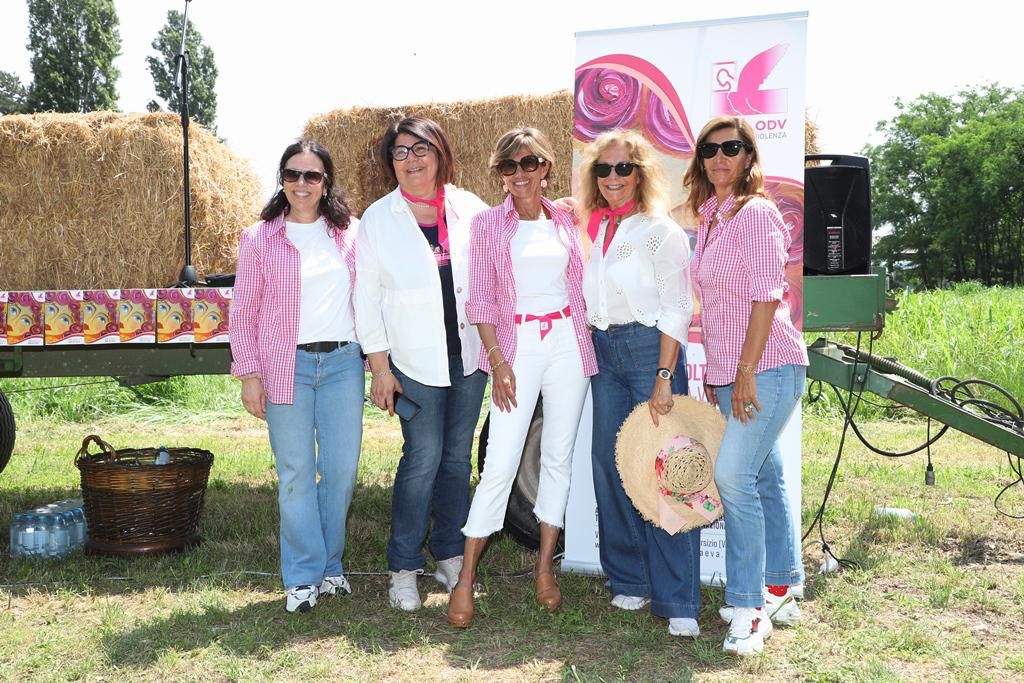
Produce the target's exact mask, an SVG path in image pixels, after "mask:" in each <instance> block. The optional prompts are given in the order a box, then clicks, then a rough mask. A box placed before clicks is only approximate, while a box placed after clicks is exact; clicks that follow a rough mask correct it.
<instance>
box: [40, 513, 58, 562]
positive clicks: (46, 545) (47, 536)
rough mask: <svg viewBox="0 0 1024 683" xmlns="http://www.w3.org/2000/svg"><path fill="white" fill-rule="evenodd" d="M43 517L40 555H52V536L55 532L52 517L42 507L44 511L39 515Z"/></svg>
mask: <svg viewBox="0 0 1024 683" xmlns="http://www.w3.org/2000/svg"><path fill="white" fill-rule="evenodd" d="M40 517H42V518H43V532H44V533H43V546H42V552H41V553H40V555H42V556H43V557H53V550H54V544H53V540H54V539H53V537H54V534H55V533H56V529H55V528H54V524H53V522H54V517H53V515H51V514H50V513H49V511H48V510H46V509H45V508H44V512H43V513H42V514H41V515H40Z"/></svg>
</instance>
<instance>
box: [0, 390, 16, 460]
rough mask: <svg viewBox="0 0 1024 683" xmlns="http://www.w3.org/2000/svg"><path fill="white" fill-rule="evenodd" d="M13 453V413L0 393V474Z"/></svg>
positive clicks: (0, 392) (8, 403) (5, 398)
mask: <svg viewBox="0 0 1024 683" xmlns="http://www.w3.org/2000/svg"><path fill="white" fill-rule="evenodd" d="M13 451H14V411H13V410H11V404H10V402H9V401H8V400H7V397H6V396H4V394H3V392H2V391H0V472H3V471H4V468H5V467H7V463H8V461H9V460H10V459H11V453H12V452H13Z"/></svg>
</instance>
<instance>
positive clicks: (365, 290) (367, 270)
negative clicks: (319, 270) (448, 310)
mask: <svg viewBox="0 0 1024 683" xmlns="http://www.w3.org/2000/svg"><path fill="white" fill-rule="evenodd" d="M444 193H445V217H446V222H447V224H448V240H449V251H450V252H451V265H452V281H453V283H454V285H455V307H456V311H457V313H458V320H459V339H460V340H461V342H462V367H463V371H464V373H465V374H466V375H469V374H472V373H473V372H475V371H476V370H477V369H478V365H477V359H478V358H479V355H480V335H479V334H478V333H477V329H476V327H474V326H473V325H470V324H469V321H468V320H467V318H466V297H467V295H468V291H469V224H470V221H471V220H472V218H473V216H474V215H476V214H477V213H478V212H480V211H482V210H483V209H486V208H487V205H486V204H484V203H483V201H481V200H480V198H479V197H477V196H476V195H475V194H473V193H472V192H467V191H465V190H460V189H458V188H456V187H455V186H453V185H446V186H445V191H444ZM354 300H355V311H356V336H357V337H358V338H359V343H360V344H361V345H362V348H363V352H364V353H368V354H369V353H375V352H378V351H389V352H390V353H391V360H392V362H393V363H394V364H395V365H396V366H397V367H398V369H399V370H401V371H402V372H403V373H405V374H406V375H408V376H409V377H411V378H412V379H414V380H416V381H417V382H420V383H421V384H427V385H429V386H435V387H446V386H449V385H450V384H451V381H450V379H449V377H448V344H447V341H446V337H445V328H444V303H443V301H442V299H441V279H440V278H439V277H438V274H437V261H436V260H435V259H434V254H433V252H432V251H431V249H430V245H429V243H428V242H427V240H426V238H425V237H424V236H423V231H422V230H420V227H419V224H418V223H417V222H416V217H415V216H413V213H412V210H411V209H410V208H409V206H408V204H407V203H406V201H405V200H404V199H403V198H402V194H401V192H400V191H399V190H398V189H397V188H396V189H395V190H394V191H393V192H391V193H389V194H387V195H385V196H384V197H381V198H380V199H378V200H377V201H376V202H374V203H373V204H371V205H370V206H369V207H368V208H367V209H366V211H365V212H364V213H363V217H362V219H361V220H360V231H359V237H358V247H357V250H356V284H355V297H354Z"/></svg>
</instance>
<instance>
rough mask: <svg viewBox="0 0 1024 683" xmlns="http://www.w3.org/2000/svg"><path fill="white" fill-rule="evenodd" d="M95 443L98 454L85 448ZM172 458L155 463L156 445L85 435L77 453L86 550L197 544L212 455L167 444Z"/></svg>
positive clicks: (126, 551)
mask: <svg viewBox="0 0 1024 683" xmlns="http://www.w3.org/2000/svg"><path fill="white" fill-rule="evenodd" d="M91 443H92V444H95V445H96V446H97V447H98V448H99V449H100V452H99V453H89V445H90V444H91ZM167 450H168V452H169V453H170V462H168V463H167V464H161V465H158V464H156V459H157V456H158V455H159V451H158V450H157V449H156V448H142V449H123V450H120V451H117V450H114V448H113V447H111V446H110V444H108V443H106V442H105V441H103V440H102V439H100V438H99V437H98V436H95V435H90V436H87V437H85V440H84V441H83V442H82V448H81V450H80V451H78V456H77V457H76V458H75V465H76V466H77V467H78V469H79V471H80V472H81V474H82V498H83V499H84V501H85V518H86V521H87V522H88V525H89V538H88V540H87V541H86V544H85V550H86V552H88V553H90V554H96V555H119V556H136V555H148V554H154V553H164V552H173V551H178V550H184V549H185V548H190V547H192V546H195V545H197V544H198V543H199V541H200V537H199V528H198V523H199V513H200V512H201V511H202V509H203V494H205V493H206V481H207V478H208V477H209V475H210V466H211V465H212V464H213V454H212V453H210V452H209V451H202V450H197V449H194V448H168V449H167Z"/></svg>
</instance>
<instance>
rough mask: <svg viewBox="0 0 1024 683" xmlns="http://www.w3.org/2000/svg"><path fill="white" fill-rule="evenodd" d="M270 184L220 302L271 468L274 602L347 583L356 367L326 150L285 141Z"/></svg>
mask: <svg viewBox="0 0 1024 683" xmlns="http://www.w3.org/2000/svg"><path fill="white" fill-rule="evenodd" d="M278 182H279V184H280V185H281V189H280V190H278V192H277V193H276V194H275V195H274V197H273V198H272V199H271V200H270V202H269V203H268V204H267V205H266V206H265V207H264V208H263V211H262V213H261V214H260V219H261V220H260V222H258V223H256V224H255V225H253V226H252V227H250V228H248V229H247V230H246V231H245V232H243V233H242V238H241V246H240V248H239V254H238V268H237V273H236V277H235V288H234V295H233V298H232V301H231V327H230V332H229V334H230V338H231V356H232V363H231V373H232V374H233V375H235V376H236V377H238V378H240V379H241V381H242V404H243V405H244V406H245V409H246V410H247V411H248V412H249V413H251V414H252V415H255V416H256V417H258V418H260V419H264V420H266V421H267V429H268V431H269V434H270V446H271V448H272V450H273V452H274V462H275V464H276V467H277V476H278V508H279V510H280V515H281V534H280V535H281V540H280V542H281V575H282V578H283V579H284V586H285V609H286V610H287V611H288V612H295V611H296V610H297V611H300V612H306V611H309V610H310V609H312V608H313V607H315V606H316V603H317V599H318V598H320V597H323V596H325V595H335V594H342V595H345V594H348V593H351V592H352V589H351V588H350V587H349V583H348V581H347V580H346V579H345V576H344V573H343V572H342V566H341V556H342V554H343V552H344V550H345V519H346V516H347V515H348V508H349V503H350V502H351V501H352V491H353V490H354V488H355V481H356V468H357V466H358V464H359V449H360V445H361V441H362V433H363V388H364V384H365V375H364V372H363V361H362V358H361V350H360V348H359V344H358V343H356V331H355V313H354V311H353V309H352V290H353V286H354V283H355V246H356V245H355V241H356V232H357V226H358V221H356V219H355V218H353V217H352V212H351V209H350V208H349V204H348V199H347V198H346V197H345V195H344V193H343V192H342V191H341V189H340V188H338V187H337V186H335V184H334V163H333V162H332V160H331V156H330V154H329V153H328V151H327V150H326V149H325V148H324V147H323V146H321V145H320V144H319V143H317V142H314V141H312V140H299V141H297V142H295V143H293V144H291V145H289V146H288V147H287V148H286V149H285V151H284V154H283V155H282V156H281V162H280V165H279V166H278Z"/></svg>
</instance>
